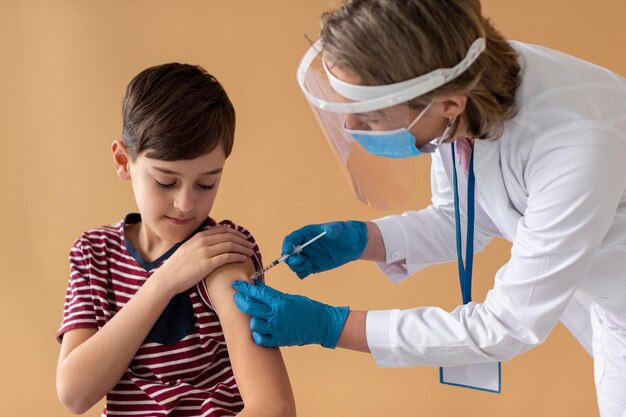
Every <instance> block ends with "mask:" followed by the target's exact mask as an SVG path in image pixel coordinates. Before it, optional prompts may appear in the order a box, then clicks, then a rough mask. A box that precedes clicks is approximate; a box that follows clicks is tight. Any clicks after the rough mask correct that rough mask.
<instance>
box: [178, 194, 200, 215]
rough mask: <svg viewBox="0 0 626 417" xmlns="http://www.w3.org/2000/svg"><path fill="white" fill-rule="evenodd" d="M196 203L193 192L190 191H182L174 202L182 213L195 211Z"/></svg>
mask: <svg viewBox="0 0 626 417" xmlns="http://www.w3.org/2000/svg"><path fill="white" fill-rule="evenodd" d="M195 206H196V203H195V201H194V197H193V194H192V192H191V191H189V190H181V191H180V192H179V193H178V194H177V195H176V199H175V200H174V208H176V209H177V210H178V211H180V212H181V213H189V212H190V211H192V210H193V209H194V207H195Z"/></svg>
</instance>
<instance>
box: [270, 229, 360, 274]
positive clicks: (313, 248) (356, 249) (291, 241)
mask: <svg viewBox="0 0 626 417" xmlns="http://www.w3.org/2000/svg"><path fill="white" fill-rule="evenodd" d="M323 231H326V236H323V237H322V238H320V239H318V240H316V241H315V242H313V243H311V244H310V245H309V246H307V247H306V248H304V249H303V250H302V252H300V253H299V254H295V255H292V256H290V257H289V258H287V260H286V261H285V262H286V263H287V265H289V268H291V270H292V271H293V272H295V273H296V275H298V277H299V278H300V279H302V278H305V277H306V276H308V275H309V274H315V273H317V272H322V271H328V270H329V269H333V268H337V267H338V266H341V265H343V264H345V263H348V262H350V261H354V260H355V259H358V258H360V257H361V255H362V254H363V251H364V250H365V246H367V226H366V225H365V223H363V222H359V221H354V220H350V221H346V222H332V223H323V224H310V225H308V226H304V227H303V228H301V229H298V230H296V231H295V232H292V233H290V234H289V235H287V237H285V239H284V240H283V250H282V255H286V254H288V253H291V251H293V248H294V247H295V246H297V245H301V244H303V243H305V242H306V241H308V240H310V239H312V238H314V237H315V236H317V235H319V234H320V233H322V232H323Z"/></svg>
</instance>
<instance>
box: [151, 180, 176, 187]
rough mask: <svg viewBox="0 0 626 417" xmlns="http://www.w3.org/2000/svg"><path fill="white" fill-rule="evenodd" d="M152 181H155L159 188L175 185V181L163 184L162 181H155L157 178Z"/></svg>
mask: <svg viewBox="0 0 626 417" xmlns="http://www.w3.org/2000/svg"><path fill="white" fill-rule="evenodd" d="M154 182H155V183H156V185H158V186H159V187H161V188H171V187H173V186H174V185H176V182H172V183H170V184H163V183H162V182H159V181H157V180H154Z"/></svg>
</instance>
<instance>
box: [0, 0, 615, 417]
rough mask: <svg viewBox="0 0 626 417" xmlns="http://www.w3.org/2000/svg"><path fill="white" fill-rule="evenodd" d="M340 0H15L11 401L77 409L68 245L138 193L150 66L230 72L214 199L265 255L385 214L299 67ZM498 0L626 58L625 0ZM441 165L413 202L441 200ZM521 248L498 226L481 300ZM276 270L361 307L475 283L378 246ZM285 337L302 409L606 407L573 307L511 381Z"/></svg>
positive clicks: (5, 176)
mask: <svg viewBox="0 0 626 417" xmlns="http://www.w3.org/2000/svg"><path fill="white" fill-rule="evenodd" d="M335 4H337V1H330V0H307V1H287V0H283V1H278V0H268V1H252V0H249V1H242V0H239V1H235V0H231V1H225V0H220V1H218V0H204V1H185V2H172V1H144V0H134V1H121V0H115V1H89V0H75V1H69V0H58V1H30V0H14V1H10V0H9V1H7V0H1V1H0V141H1V148H0V170H1V173H0V186H1V188H0V189H1V195H2V202H1V204H0V219H1V221H2V229H1V231H0V236H1V238H0V245H1V246H0V270H1V271H2V272H1V274H2V276H1V278H0V329H1V331H2V336H1V337H2V338H1V344H0V373H1V375H2V377H1V379H0V416H11V417H14V416H63V415H69V413H68V412H67V411H65V410H64V409H63V408H62V406H61V405H60V404H59V403H58V401H57V398H56V394H55V388H54V373H55V366H56V359H57V355H58V350H59V346H58V344H57V342H56V341H55V339H54V334H55V332H56V330H57V328H58V325H59V322H60V319H61V311H62V306H63V296H64V293H65V288H66V284H67V275H68V266H67V254H68V250H69V247H70V245H71V244H72V242H73V240H74V238H75V237H77V236H78V235H79V233H80V232H81V231H83V230H84V229H86V228H90V227H94V226H98V225H102V224H107V223H112V222H116V221H118V220H119V219H121V218H122V216H123V215H124V214H125V213H127V212H129V211H132V210H134V202H133V198H132V194H131V190H130V187H129V184H128V183H122V182H120V181H119V180H118V179H117V177H116V176H115V174H114V171H113V165H112V163H111V157H110V152H109V145H110V143H111V141H112V140H114V139H116V138H118V137H119V135H120V125H121V117H120V100H121V97H122V94H123V91H124V88H125V86H126V84H127V83H128V81H129V80H130V79H131V78H132V77H133V76H134V75H135V74H136V73H138V72H139V71H140V70H142V69H143V68H145V67H148V66H152V65H155V64H160V63H164V62H168V61H180V62H188V63H196V64H201V65H203V66H205V67H206V68H207V69H208V70H209V72H211V73H213V74H215V75H216V76H217V77H218V78H219V79H220V80H221V81H222V82H223V84H224V85H225V87H226V89H227V91H228V93H229V94H230V96H231V98H232V100H233V102H234V104H235V107H236V110H237V115H238V122H239V123H238V128H237V136H236V142H235V150H234V153H233V154H232V156H231V158H230V159H229V161H228V163H227V166H226V172H225V177H224V180H223V183H222V187H221V191H220V195H219V197H218V201H217V204H216V207H215V209H214V212H213V213H212V215H213V216H214V217H216V218H218V219H222V218H225V217H227V218H231V219H233V220H235V221H236V222H238V223H240V224H242V225H245V226H246V227H248V228H249V229H250V230H251V231H252V232H253V233H254V234H255V236H256V238H257V239H258V241H259V242H260V245H261V248H262V250H263V252H264V255H265V258H266V260H269V259H271V258H273V257H275V256H277V255H278V254H279V250H280V243H281V241H282V237H283V236H284V235H285V234H286V233H288V232H290V231H291V230H292V229H294V228H296V227H298V226H300V225H303V224H305V223H307V222H321V221H329V220H334V219H348V218H356V219H369V218H373V217H377V216H380V215H383V214H385V213H383V212H380V211H375V210H372V209H369V208H367V207H364V206H362V205H361V204H360V203H358V202H357V201H356V200H355V199H354V198H353V196H352V194H351V192H350V189H349V188H348V185H347V183H346V182H345V181H344V179H343V177H342V175H341V172H340V170H339V168H338V167H337V165H336V163H335V160H334V157H333V156H332V154H331V152H330V150H329V149H328V147H327V145H326V143H325V141H324V139H323V137H322V135H321V131H320V130H319V128H318V126H317V125H316V122H315V121H314V118H313V116H312V113H311V112H310V110H309V108H308V106H307V104H306V102H305V100H304V99H303V97H302V95H301V94H300V92H299V89H298V87H297V85H296V82H295V76H294V74H295V69H296V66H297V63H298V60H299V58H300V56H301V55H302V54H303V53H304V51H305V50H306V48H307V41H306V40H305V38H304V35H305V34H306V35H308V36H309V37H311V38H315V37H316V35H317V33H318V23H317V16H318V14H319V13H320V12H322V11H324V10H326V9H328V8H331V7H332V6H333V5H335ZM483 5H484V6H483V7H484V11H485V14H486V15H488V16H490V17H492V18H493V20H494V21H495V23H496V26H497V27H499V28H500V29H501V30H502V31H503V32H504V34H505V35H506V36H507V37H509V38H512V39H518V40H522V41H528V42H534V43H540V44H543V45H546V46H549V47H553V48H556V49H561V50H563V51H565V52H568V53H571V54H574V55H576V56H579V57H582V58H584V59H588V60H590V61H593V62H596V63H598V64H600V65H604V66H606V67H608V68H610V69H612V70H614V71H616V72H618V73H620V74H622V75H624V74H626V45H625V39H626V2H624V0H594V1H590V0H526V1H510V0H484V1H483ZM427 165H428V161H427V160H426V161H424V162H423V167H422V168H423V171H422V174H423V175H424V181H423V185H424V188H423V190H421V191H419V192H418V194H417V195H416V197H415V200H414V201H413V202H412V205H413V206H414V207H421V206H423V205H424V204H427V202H428V200H429V195H428V189H429V188H428V180H427V175H426V174H427V170H428V166H427ZM407 208H408V207H407ZM508 249H509V245H508V244H507V243H505V242H495V243H493V244H492V246H491V247H489V248H488V250H487V251H486V252H484V253H482V254H480V255H479V256H477V261H476V271H475V277H476V278H475V298H476V299H477V300H479V299H482V297H484V294H485V292H486V290H487V289H488V288H489V287H490V286H491V285H492V282H493V278H492V277H493V274H494V273H495V271H496V270H497V269H498V268H499V266H500V265H502V264H503V263H504V262H505V260H506V259H507V252H508ZM269 282H271V284H273V285H275V286H277V287H278V288H280V289H282V290H285V291H288V292H300V293H303V294H306V295H309V296H311V297H315V298H318V299H320V300H323V301H325V302H328V303H333V304H343V305H350V306H352V307H353V308H357V309H384V308H392V307H397V308H409V307H414V306H418V305H434V304H437V305H442V306H445V307H447V308H452V307H454V306H455V305H456V304H457V303H458V302H459V299H460V295H459V289H458V284H457V283H458V281H457V275H456V267H455V265H445V266H438V267H433V268H431V269H429V270H427V271H425V272H422V273H420V274H418V276H416V277H414V278H413V279H412V280H408V281H407V282H404V283H402V284H400V285H398V286H393V285H392V284H390V283H389V282H388V281H387V280H386V279H385V278H384V276H383V275H382V274H381V273H380V272H379V271H378V270H377V269H376V268H375V267H374V265H371V264H366V263H361V264H354V265H349V266H347V267H345V268H342V269H340V270H337V271H333V272H329V273H326V274H324V275H320V276H316V277H313V278H310V279H308V280H306V281H303V282H301V281H299V280H298V279H297V278H295V276H293V275H291V274H290V273H289V272H288V270H287V269H286V268H285V267H278V268H276V269H275V270H274V271H273V272H272V273H271V274H270V275H269ZM283 352H284V356H285V359H286V362H287V366H288V368H289V371H290V376H291V380H292V383H293V388H294V390H295V394H296V398H297V403H298V411H299V415H300V416H304V417H307V416H358V417H366V416H391V415H394V416H460V415H467V416H499V417H505V416H537V417H538V416H594V415H597V411H596V405H595V392H594V385H593V372H592V363H591V359H590V357H589V356H588V355H587V354H586V353H585V351H584V350H583V349H582V347H580V346H579V345H578V344H577V343H576V342H575V340H574V339H573V338H572V337H571V336H570V335H569V333H567V332H566V331H565V330H564V328H562V327H561V326H560V325H559V326H558V327H557V329H556V330H555V332H554V333H553V334H552V335H551V336H550V338H549V339H548V340H547V342H546V343H545V344H544V345H542V346H540V347H538V348H537V349H535V350H533V351H531V352H528V353H527V354H525V355H522V356H521V357H518V358H515V359H513V360H511V361H510V362H508V363H505V364H504V365H503V375H504V385H503V390H504V392H503V394H501V395H492V394H486V393H479V392H473V391H469V390H462V389H458V388H452V387H446V386H441V385H439V383H438V371H437V369H433V368H413V369H377V368H376V366H375V364H374V362H373V360H372V359H371V358H370V357H369V356H368V355H365V354H359V353H352V352H347V351H341V350H338V351H330V350H324V349H322V348H319V347H304V348H288V349H284V350H283ZM94 359H95V360H97V358H94ZM100 409H101V407H100V406H96V407H94V408H93V409H92V410H91V411H89V412H88V413H87V415H89V416H97V415H99V412H100Z"/></svg>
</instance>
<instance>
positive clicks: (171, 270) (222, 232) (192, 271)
mask: <svg viewBox="0 0 626 417" xmlns="http://www.w3.org/2000/svg"><path fill="white" fill-rule="evenodd" d="M253 247H254V244H253V243H251V242H249V241H248V240H246V238H245V236H244V235H243V234H241V233H239V232H238V231H236V230H234V229H231V228H230V227H226V226H219V225H218V226H214V227H211V228H209V229H206V230H203V231H202V232H198V233H196V234H195V235H194V236H193V237H192V238H191V239H189V240H188V241H187V242H185V243H184V244H182V245H181V246H180V247H179V248H178V250H177V251H176V252H174V254H173V255H172V256H170V258H169V259H168V260H167V261H165V263H164V264H163V266H161V267H160V268H159V269H158V270H157V271H156V272H155V273H154V275H158V279H159V281H160V282H161V285H163V286H164V287H165V288H166V289H167V291H169V292H170V293H171V295H172V296H174V295H175V294H178V293H180V292H183V291H185V290H187V289H189V288H191V287H192V286H194V285H196V284H197V283H198V282H200V281H201V280H202V279H204V277H206V276H207V275H209V274H210V273H211V272H213V271H214V270H215V269H217V268H219V267H220V266H222V265H224V264H228V263H235V262H245V261H246V260H247V259H248V258H249V257H250V256H252V254H253V253H254V251H253V250H252V248H253Z"/></svg>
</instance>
